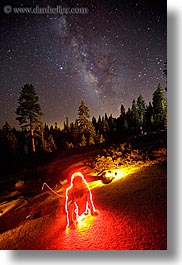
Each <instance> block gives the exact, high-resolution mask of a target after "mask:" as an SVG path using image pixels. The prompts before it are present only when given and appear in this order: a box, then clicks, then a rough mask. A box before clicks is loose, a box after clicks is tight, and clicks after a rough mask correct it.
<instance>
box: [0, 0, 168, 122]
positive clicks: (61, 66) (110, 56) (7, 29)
mask: <svg viewBox="0 0 182 265" xmlns="http://www.w3.org/2000/svg"><path fill="white" fill-rule="evenodd" d="M166 2H167V1H164V0H163V1H161V0H158V1H156V0H153V1H145V0H120V1H116V0H105V1H103V0H99V1H96V0H90V1H86V0H85V1H77V0H65V1H59V0H56V1H54V0H51V1H49V0H44V1H35V0H29V1H23V0H22V1H18V0H17V1H11V0H9V1H1V17H0V20H1V27H0V34H1V43H0V60H1V71H0V113H1V114H0V127H2V125H3V124H4V123H5V122H6V121H8V122H9V124H10V125H11V126H15V127H18V122H17V121H16V120H15V118H16V114H15V110H16V108H17V106H18V97H19V93H20V91H21V88H22V86H23V85H25V84H27V83H31V84H33V85H34V87H35V89H36V91H37V94H38V96H39V102H40V105H41V108H42V111H43V113H44V115H43V117H42V120H43V122H44V123H45V122H46V123H47V124H49V125H51V124H54V123H55V122H57V123H58V125H60V126H61V125H62V124H63V121H64V120H65V118H66V117H69V121H74V120H75V118H77V110H78V107H79V105H80V101H81V99H83V100H85V102H86V105H87V106H88V107H89V109H90V114H91V116H93V115H94V116H95V117H96V118H98V115H99V114H100V115H104V113H105V112H106V113H107V114H108V115H110V114H111V113H112V115H113V116H114V117H117V116H119V114H120V107H121V104H123V105H124V106H125V108H126V110H127V108H128V107H130V106H131V102H132V100H133V99H134V98H135V99H136V98H137V97H138V96H139V94H140V93H141V94H142V95H143V97H144V99H145V101H146V103H148V102H149V101H151V99H152V94H153V92H154V91H155V89H156V88H157V85H158V83H159V82H160V83H161V85H162V86H163V87H165V86H166V80H165V77H164V76H163V69H164V62H165V61H166V59H167V36H166V34H167V6H166V5H167V3H166ZM6 5H10V6H11V7H12V8H16V7H32V8H34V7H36V6H37V5H38V6H39V7H47V6H48V5H49V6H50V7H56V6H58V5H60V6H61V7H66V8H78V7H79V8H86V10H87V12H85V13H81V14H25V13H24V14H15V13H14V11H12V12H11V13H9V14H7V13H5V12H4V9H3V8H4V6H6Z"/></svg>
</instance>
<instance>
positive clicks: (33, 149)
mask: <svg viewBox="0 0 182 265" xmlns="http://www.w3.org/2000/svg"><path fill="white" fill-rule="evenodd" d="M30 132H31V138H32V139H31V141H32V151H33V153H35V140H34V131H33V129H32V128H31V129H30Z"/></svg>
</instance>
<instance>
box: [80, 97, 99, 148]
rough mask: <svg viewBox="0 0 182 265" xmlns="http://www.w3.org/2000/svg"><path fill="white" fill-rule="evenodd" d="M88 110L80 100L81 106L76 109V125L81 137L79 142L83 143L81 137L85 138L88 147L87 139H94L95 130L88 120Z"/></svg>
mask: <svg viewBox="0 0 182 265" xmlns="http://www.w3.org/2000/svg"><path fill="white" fill-rule="evenodd" d="M89 117H90V115H89V108H88V107H87V106H86V105H85V102H84V101H83V100H82V101H81V105H80V106H79V109H78V124H79V131H80V136H81V142H83V135H84V137H85V138H86V141H87V144H88V145H89V139H92V138H93V139H95V135H96V132H95V128H94V126H93V124H92V122H91V121H90V120H89ZM92 142H93V140H92Z"/></svg>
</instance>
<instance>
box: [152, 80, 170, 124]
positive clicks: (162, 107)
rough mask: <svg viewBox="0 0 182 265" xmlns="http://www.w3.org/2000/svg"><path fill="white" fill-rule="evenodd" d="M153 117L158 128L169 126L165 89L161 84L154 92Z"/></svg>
mask: <svg viewBox="0 0 182 265" xmlns="http://www.w3.org/2000/svg"><path fill="white" fill-rule="evenodd" d="M153 118H154V125H155V127H156V128H157V129H163V128H166V126H167V102H166V97H165V95H164V90H163V89H162V88H161V85H160V84H159V85H158V87H157V90H156V91H155V92H154V93H153Z"/></svg>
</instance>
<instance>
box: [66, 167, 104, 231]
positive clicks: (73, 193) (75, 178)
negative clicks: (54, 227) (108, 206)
mask: <svg viewBox="0 0 182 265" xmlns="http://www.w3.org/2000/svg"><path fill="white" fill-rule="evenodd" d="M65 210H66V218H67V225H66V228H68V227H70V226H71V225H72V224H76V223H77V219H78V217H79V216H81V215H88V214H89V210H90V213H91V215H93V216H96V215H98V213H99V211H98V210H96V209H95V206H94V204H93V200H92V193H91V191H90V188H89V186H88V183H87V181H86V179H85V178H84V176H83V174H82V173H81V172H75V173H74V174H72V176H71V184H70V186H69V187H68V188H67V189H66V203H65Z"/></svg>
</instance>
